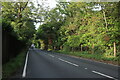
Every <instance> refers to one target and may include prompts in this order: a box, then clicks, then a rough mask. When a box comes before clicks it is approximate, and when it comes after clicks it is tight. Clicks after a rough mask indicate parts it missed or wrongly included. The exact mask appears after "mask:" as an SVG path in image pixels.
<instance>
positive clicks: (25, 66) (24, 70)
mask: <svg viewBox="0 0 120 80" xmlns="http://www.w3.org/2000/svg"><path fill="white" fill-rule="evenodd" d="M28 53H29V51H28V52H27V55H26V60H25V65H24V69H23V74H22V77H23V78H24V77H25V76H26V68H27V61H28Z"/></svg>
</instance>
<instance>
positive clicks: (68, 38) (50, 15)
mask: <svg viewBox="0 0 120 80" xmlns="http://www.w3.org/2000/svg"><path fill="white" fill-rule="evenodd" d="M119 5H120V2H114V3H110V2H104V3H99V2H92V3H83V2H77V3H75V2H71V3H70V2H60V3H58V4H57V7H56V8H54V9H52V10H50V11H48V12H47V14H46V16H47V19H46V20H45V21H46V22H44V23H43V24H42V25H41V26H40V27H39V29H38V30H37V33H36V34H37V35H36V39H37V40H39V41H38V43H40V44H41V49H48V50H56V49H57V50H65V51H87V52H88V53H91V54H94V53H96V54H104V55H106V56H118V55H119V54H120V53H119V52H120V46H119V45H120V27H119V26H120V23H119V21H120V18H119ZM45 46H47V47H45Z"/></svg>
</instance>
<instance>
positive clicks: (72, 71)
mask: <svg viewBox="0 0 120 80" xmlns="http://www.w3.org/2000/svg"><path fill="white" fill-rule="evenodd" d="M26 57H27V58H26V62H25V66H24V71H23V74H22V76H23V77H24V78H108V79H114V80H118V66H114V65H109V64H105V63H100V62H95V61H91V60H87V59H82V58H75V57H72V56H68V55H64V54H59V53H52V52H47V51H42V50H39V49H34V50H29V52H28V54H27V56H26Z"/></svg>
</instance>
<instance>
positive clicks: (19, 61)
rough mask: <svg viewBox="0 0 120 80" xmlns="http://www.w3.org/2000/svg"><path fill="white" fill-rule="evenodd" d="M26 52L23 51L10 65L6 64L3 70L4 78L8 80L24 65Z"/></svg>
mask: <svg viewBox="0 0 120 80" xmlns="http://www.w3.org/2000/svg"><path fill="white" fill-rule="evenodd" d="M25 53H26V50H24V51H22V52H21V53H20V54H18V55H17V56H16V57H15V58H13V59H11V60H10V61H9V62H8V63H6V64H4V65H3V66H2V67H3V70H2V77H3V78H8V77H10V76H11V74H13V73H14V72H15V71H17V70H18V69H19V67H21V66H22V65H23V63H24V59H25Z"/></svg>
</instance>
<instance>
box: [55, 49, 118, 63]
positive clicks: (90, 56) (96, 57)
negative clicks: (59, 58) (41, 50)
mask: <svg viewBox="0 0 120 80" xmlns="http://www.w3.org/2000/svg"><path fill="white" fill-rule="evenodd" d="M54 52H58V53H62V54H67V55H71V56H76V57H82V58H87V59H91V60H95V61H100V62H105V63H110V64H114V65H119V63H118V62H119V57H114V56H105V55H104V54H90V53H88V52H67V51H61V50H59V51H54Z"/></svg>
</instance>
